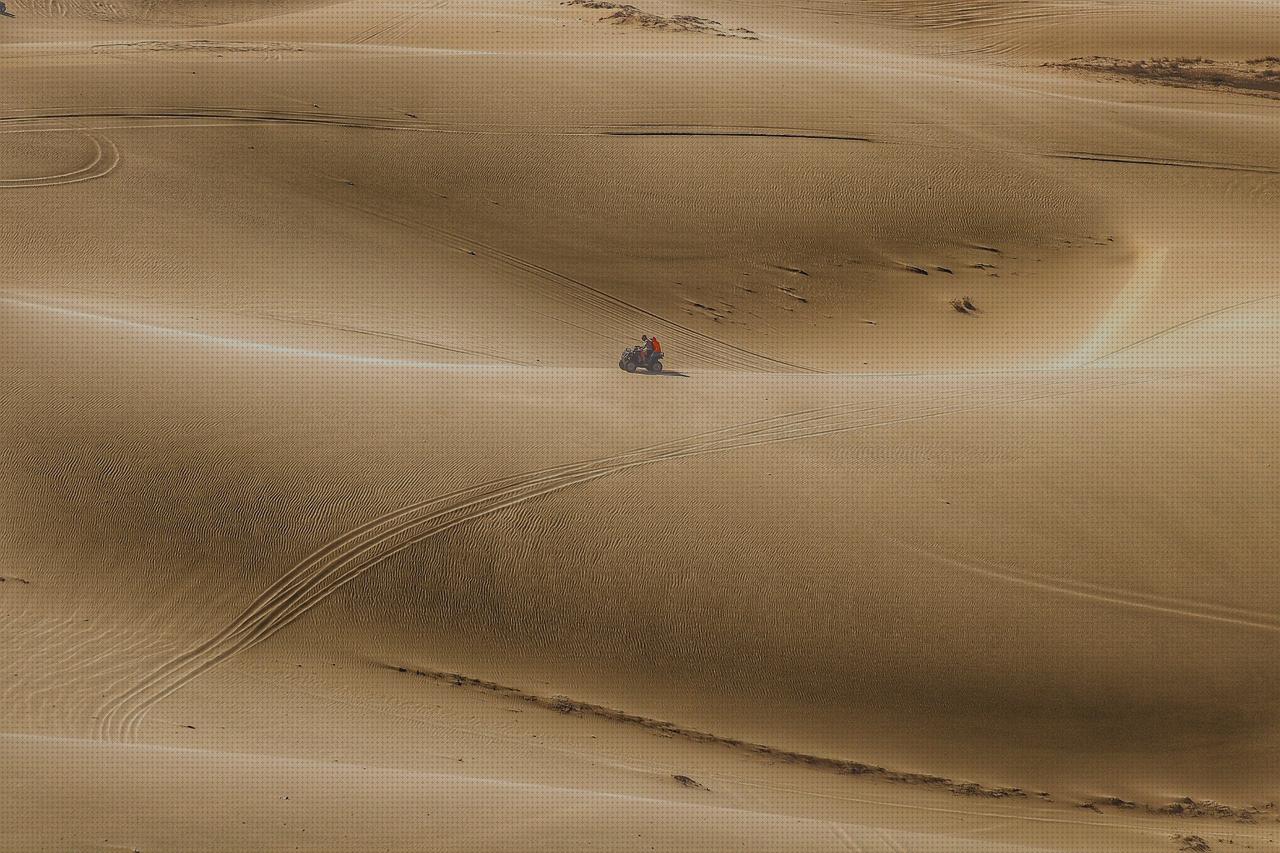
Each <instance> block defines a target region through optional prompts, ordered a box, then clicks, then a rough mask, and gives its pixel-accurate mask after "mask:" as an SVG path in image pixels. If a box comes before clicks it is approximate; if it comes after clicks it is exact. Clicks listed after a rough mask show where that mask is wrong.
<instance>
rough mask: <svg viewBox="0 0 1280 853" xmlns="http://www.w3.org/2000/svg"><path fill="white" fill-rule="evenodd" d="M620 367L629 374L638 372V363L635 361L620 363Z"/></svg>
mask: <svg viewBox="0 0 1280 853" xmlns="http://www.w3.org/2000/svg"><path fill="white" fill-rule="evenodd" d="M618 366H619V367H621V368H622V369H623V370H625V371H627V373H635V372H636V363H635V362H634V361H620V362H618Z"/></svg>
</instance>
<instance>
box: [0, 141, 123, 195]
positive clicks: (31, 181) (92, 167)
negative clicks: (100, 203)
mask: <svg viewBox="0 0 1280 853" xmlns="http://www.w3.org/2000/svg"><path fill="white" fill-rule="evenodd" d="M68 132H74V131H72V130H70V129H68ZM85 137H86V138H87V139H89V140H90V141H91V142H92V143H93V148H94V154H93V159H92V160H90V162H89V163H88V164H87V165H84V166H81V167H79V168H77V169H73V170H71V171H68V172H60V173H58V174H55V175H34V176H31V177H24V178H0V189H30V188H33V187H60V186H65V185H67V184H79V183H83V182H84V181H93V180H97V179H98V178H105V177H106V176H107V175H109V174H111V173H112V172H114V171H115V169H116V167H117V166H119V165H120V149H119V148H117V147H116V144H115V143H114V142H112V141H111V140H110V139H107V138H106V137H102V136H97V135H94V134H85Z"/></svg>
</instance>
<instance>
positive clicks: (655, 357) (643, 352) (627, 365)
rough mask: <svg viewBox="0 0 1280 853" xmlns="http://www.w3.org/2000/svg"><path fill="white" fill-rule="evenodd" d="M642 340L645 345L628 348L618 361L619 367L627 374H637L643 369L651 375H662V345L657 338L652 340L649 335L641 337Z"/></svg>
mask: <svg viewBox="0 0 1280 853" xmlns="http://www.w3.org/2000/svg"><path fill="white" fill-rule="evenodd" d="M640 340H641V341H643V345H641V346H638V347H630V348H628V349H627V350H626V351H625V352H624V353H623V354H622V358H620V359H619V360H618V367H620V368H622V369H623V370H625V371H627V373H635V372H636V371H637V370H639V369H641V368H643V369H645V370H647V371H649V372H650V373H661V372H662V344H660V343H658V339H657V338H651V337H649V336H648V335H641V336H640Z"/></svg>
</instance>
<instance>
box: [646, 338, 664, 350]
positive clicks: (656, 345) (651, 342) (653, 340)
mask: <svg viewBox="0 0 1280 853" xmlns="http://www.w3.org/2000/svg"><path fill="white" fill-rule="evenodd" d="M649 345H650V346H651V347H653V351H654V352H662V344H660V343H658V339H657V338H649Z"/></svg>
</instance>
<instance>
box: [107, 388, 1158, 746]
mask: <svg viewBox="0 0 1280 853" xmlns="http://www.w3.org/2000/svg"><path fill="white" fill-rule="evenodd" d="M1148 381H1152V380H1150V379H1143V380H1132V381H1114V382H1102V381H1095V382H1080V381H1078V380H1074V379H1066V380H1059V381H1054V382H1051V383H1050V384H1049V385H1048V386H1046V387H1041V388H1040V389H1039V390H1037V391H1029V390H1028V389H1024V388H1018V387H1015V386H1017V385H1018V384H1019V383H1005V384H1001V385H996V386H993V387H991V388H981V389H962V390H960V391H957V392H953V393H950V394H944V395H942V396H940V397H934V398H931V399H930V400H927V401H924V402H923V403H921V404H919V405H917V406H916V407H915V408H913V409H909V410H908V411H906V412H899V413H897V414H896V415H892V416H889V417H880V416H877V415H876V414H875V413H877V412H879V413H886V410H891V409H894V408H897V407H899V404H895V403H889V404H884V405H879V406H871V407H861V408H859V407H858V406H857V404H841V405H835V406H827V407H820V408H815V409H806V410H803V411H798V412H792V413H789V414H785V415H779V416H775V417H772V418H765V419H761V420H756V421H749V422H746V423H743V424H739V425H735V426H730V427H724V428H721V429H717V430H711V431H708V432H705V433H700V434H697V435H693V436H689V437H686V438H684V439H679V440H675V441H671V442H664V443H662V444H656V445H652V446H650V447H646V448H641V449H638V450H633V451H628V452H626V453H622V454H617V455H614V456H609V457H604V458H601V459H595V460H589V461H586V462H581V463H573V464H568V465H561V466H556V467H552V468H548V469H543V470H540V471H533V472H528V473H525V474H519V475H515V476H511V477H505V478H500V479H497V480H492V481H489V482H486V483H481V484H479V485H476V486H472V487H470V488H467V489H463V490H460V491H456V492H452V493H450V494H447V495H442V496H438V497H435V498H431V499H429V500H426V501H422V502H419V503H416V504H411V505H409V506H407V507H403V508H401V509H398V510H395V511H393V512H390V513H387V514H385V515H383V516H381V517H379V518H376V519H373V520H371V521H369V522H366V523H365V524H363V525H361V526H359V527H356V528H354V529H352V530H350V531H347V532H346V533H343V534H342V535H340V536H338V537H336V538H334V539H333V540H331V541H330V542H328V543H326V544H325V545H324V546H322V547H321V548H320V549H318V550H317V551H315V552H314V553H313V554H311V555H310V556H308V557H307V558H306V559H304V560H302V561H301V562H299V563H297V564H296V565H295V566H294V567H293V568H292V569H290V570H289V571H288V572H286V573H285V574H284V575H283V576H282V577H281V578H279V579H278V580H277V581H275V582H274V583H273V584H272V585H271V586H270V587H268V588H267V589H266V590H264V591H263V592H262V593H261V594H260V595H259V596H258V597H257V599H255V600H254V602H252V603H251V604H250V605H249V606H248V607H247V608H246V609H245V610H244V611H242V612H241V614H240V615H239V616H238V617H237V618H236V619H235V620H233V621H232V622H231V623H230V624H229V625H227V626H226V627H224V628H223V629H222V630H221V631H220V632H219V633H218V634H216V635H215V636H213V637H210V638H209V639H207V640H206V641H204V642H203V643H201V644H199V645H197V646H195V647H193V648H191V649H190V650H188V651H187V652H185V653H184V654H182V655H179V656H178V657H176V658H174V659H172V660H170V661H168V662H167V663H165V664H163V665H162V666H160V667H159V668H158V669H156V670H155V671H153V672H152V673H151V674H150V675H148V676H147V677H145V678H144V679H143V680H141V681H139V682H137V683H135V684H134V685H133V686H132V687H130V688H128V689H127V690H125V691H124V692H123V693H122V694H120V695H118V696H116V697H115V698H113V699H112V700H111V701H109V702H108V703H107V704H106V705H105V706H104V707H103V709H102V710H101V712H100V713H99V734H100V736H101V737H103V738H108V739H126V740H128V739H133V738H135V737H136V735H137V733H138V730H139V728H140V726H141V724H142V722H143V720H144V719H145V716H146V714H147V711H148V710H149V709H150V708H151V707H152V706H154V705H155V704H156V703H158V702H160V701H162V700H163V699H165V698H166V697H168V696H169V695H171V694H173V693H174V692H176V691H177V690H179V689H181V688H182V687H184V686H185V685H187V684H189V683H190V682H191V681H193V680H194V679H196V678H198V677H199V676H200V675H202V674H203V673H205V672H207V671H208V670H210V669H212V668H213V667H215V666H217V665H219V664H220V663H222V662H223V661H225V660H227V659H229V658H231V657H233V656H235V655H237V654H240V653H241V652H243V651H245V650H247V649H249V648H252V647H253V646H255V645H257V644H259V643H261V642H263V641H264V640H266V639H268V638H270V637H271V636H272V635H274V634H275V633H276V632H278V631H280V630H281V629H283V628H285V627H286V626H288V625H289V624H291V623H293V622H294V621H295V620H297V619H298V618H300V617H301V616H302V615H304V614H305V613H306V612H307V611H309V610H310V609H311V608H313V607H315V606H317V605H318V604H320V603H321V602H322V601H324V600H325V599H326V598H328V596H330V595H331V594H332V593H333V592H335V591H336V590H338V589H339V588H341V587H342V586H344V585H345V584H347V583H350V582H351V581H353V580H355V579H356V578H358V577H359V576H361V575H362V574H364V573H365V572H367V571H369V570H370V569H372V568H374V567H375V566H377V565H378V564H380V563H382V562H383V561H385V560H387V559H389V558H390V557H392V556H394V555H395V554H398V553H400V552H401V551H403V550H405V549H406V548H408V547H410V546H412V545H414V544H416V543H418V542H421V541H423V540H425V539H428V538H431V537H433V536H436V535H438V534H440V533H443V532H445V531H447V530H450V529H452V528H454V527H457V526H458V525H461V524H465V523H467V522H469V521H473V520H476V519H480V518H483V517H486V516H489V515H492V514H494V513H497V512H500V511H502V510H504V509H508V508H511V507H514V506H518V505H520V504H523V503H525V502H527V501H529V500H532V499H534V498H537V497H540V496H543V495H547V494H551V493H553V492H557V491H560V490H563V489H565V488H568V487H570V486H574V485H581V484H586V483H589V482H591V481H593V480H597V479H600V478H602V477H605V476H608V475H610V474H615V473H620V472H622V471H626V470H630V469H632V468H637V467H640V466H644V465H651V464H654V463H658V462H664V461H671V460H676V459H683V458H689V457H694V456H701V455H706V454H711V453H722V452H728V451H733V450H741V449H746V448H751V447H758V446H762V445H773V444H779V443H783V442H790V441H799V440H803V439H810V438H818V437H822V436H827V435H835V434H840V433H847V432H852V431H857V430H865V429H873V428H877V427H888V426H892V425H898V424H905V423H911V422H915V421H923V420H929V419H933V418H938V417H944V416H947V415H953V414H961V413H965V412H975V411H980V410H984V409H990V408H994V407H998V406H1007V405H1015V404H1019V403H1028V402H1032V401H1037V400H1045V399H1050V398H1055V397H1060V396H1063V395H1066V394H1078V393H1086V392H1089V391H1096V390H1104V389H1107V388H1116V387H1124V386H1130V385H1134V384H1140V383H1142V382H1148ZM1076 385H1078V387H1074V386H1076ZM1010 389H1012V390H1010ZM983 394H987V395H989V396H990V397H991V399H981V400H974V399H973V398H975V397H978V396H980V395H983ZM866 415H870V417H869V418H868V417H861V416H866ZM851 418H852V421H850V419H851Z"/></svg>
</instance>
